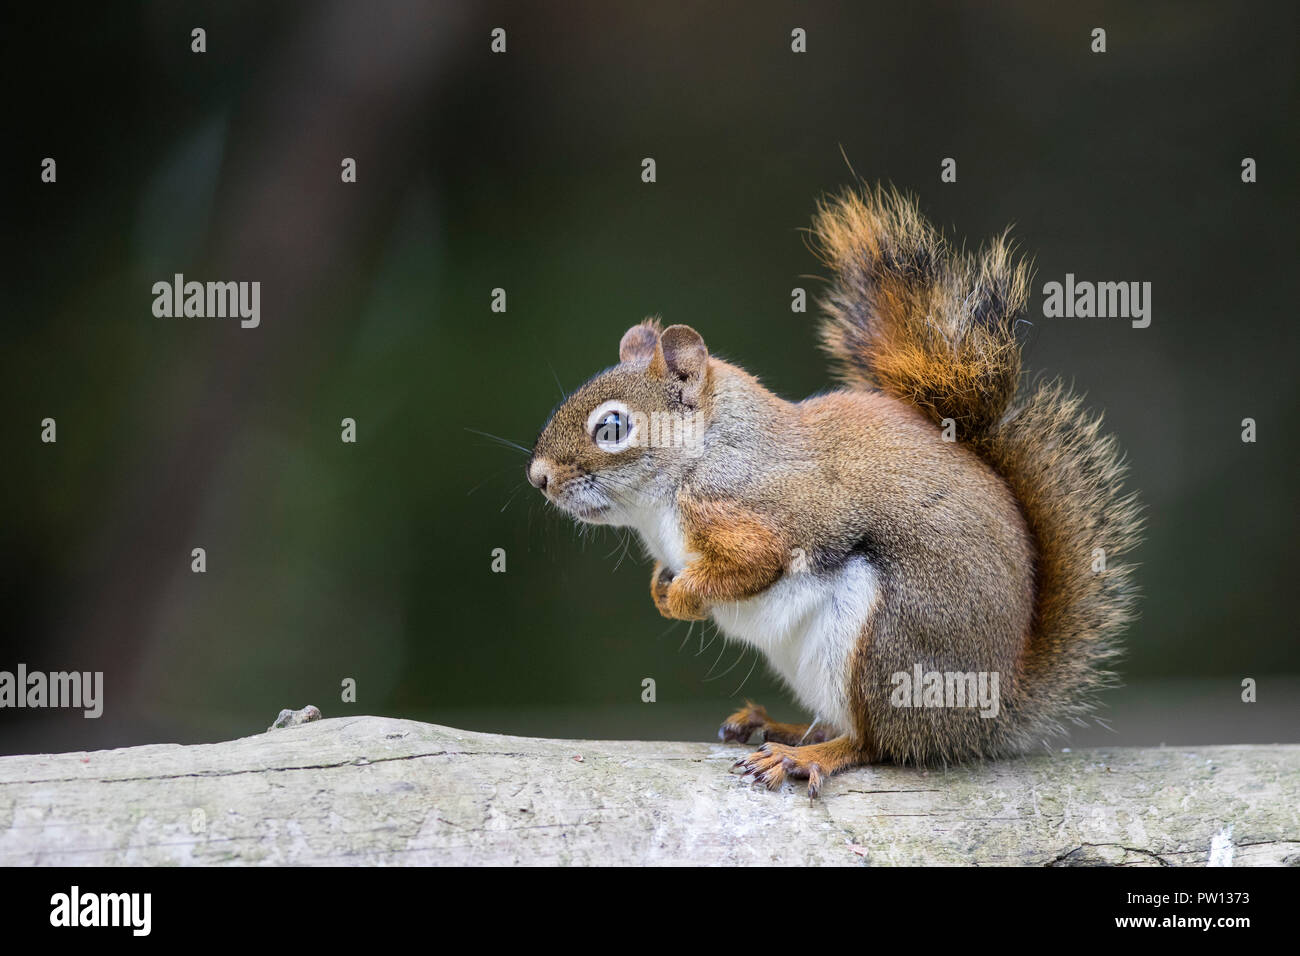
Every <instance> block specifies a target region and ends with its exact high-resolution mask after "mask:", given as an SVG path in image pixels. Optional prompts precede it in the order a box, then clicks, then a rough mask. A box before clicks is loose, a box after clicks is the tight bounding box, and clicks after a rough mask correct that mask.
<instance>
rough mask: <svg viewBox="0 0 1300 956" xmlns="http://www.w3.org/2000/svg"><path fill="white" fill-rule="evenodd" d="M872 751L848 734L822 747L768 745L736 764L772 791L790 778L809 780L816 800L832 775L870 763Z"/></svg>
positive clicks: (818, 745)
mask: <svg viewBox="0 0 1300 956" xmlns="http://www.w3.org/2000/svg"><path fill="white" fill-rule="evenodd" d="M871 760H872V754H871V751H870V750H869V749H868V748H867V747H864V746H863V745H862V744H861V743H860V742H858V741H855V740H853V739H852V738H851V737H849V736H848V735H844V736H841V737H836V738H835V739H834V740H827V741H825V742H823V743H819V744H805V745H804V746H802V747H791V746H789V745H788V744H778V743H765V744H763V746H761V747H759V748H758V750H757V751H755V752H754V753H752V754H750V755H749V756H748V757H746V758H744V759H743V760H738V761H736V763H735V766H736V767H743V768H744V769H745V772H744V773H743V774H741V776H742V777H753V778H754V779H755V780H757V781H758V782H759V783H761V784H763V786H765V787H767V789H769V790H775V789H776V788H777V787H779V786H781V784H782V782H783V781H784V780H785V779H786V778H787V777H789V778H791V779H794V780H807V781H808V798H809V799H810V800H811V799H816V797H817V795H818V794H819V793H820V792H821V788H822V784H823V783H824V782H825V780H826V778H827V777H829V776H830V775H831V774H833V773H838V772H839V771H841V770H846V769H848V768H849V767H856V766H859V765H860V764H864V763H870V762H871Z"/></svg>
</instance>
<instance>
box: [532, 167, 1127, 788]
mask: <svg viewBox="0 0 1300 956" xmlns="http://www.w3.org/2000/svg"><path fill="white" fill-rule="evenodd" d="M812 238H813V243H812V244H813V246H814V248H815V250H816V251H817V252H818V253H820V255H821V257H822V258H823V260H824V262H825V263H826V265H827V266H828V267H829V268H830V269H831V270H832V273H833V279H832V282H831V287H830V293H829V295H828V297H827V298H826V299H825V301H823V303H822V307H823V310H824V313H825V318H824V321H823V324H822V328H821V340H822V345H823V347H824V348H825V350H826V351H827V352H828V353H829V354H830V356H831V358H832V360H833V362H834V364H835V366H836V367H837V369H838V373H839V377H840V379H841V381H842V383H843V387H841V388H839V389H837V390H835V391H830V392H827V393H824V394H819V395H815V396H813V397H811V398H807V399H805V400H803V401H801V402H790V401H786V400H785V399H783V398H780V397H778V396H777V395H775V394H773V393H772V392H770V391H768V390H767V389H766V388H764V387H763V385H762V384H760V383H759V381H758V379H756V378H755V377H754V376H753V375H751V374H749V373H748V372H746V371H745V370H743V369H741V368H738V367H737V366H735V365H733V364H730V363H727V362H724V361H722V360H721V359H719V358H717V357H716V356H713V355H711V354H710V353H709V350H708V349H707V348H706V347H705V344H704V339H703V338H702V337H701V336H700V334H699V333H698V332H696V331H695V330H694V329H692V328H690V327H688V326H685V325H671V326H669V327H668V328H662V329H661V328H660V325H659V322H658V321H657V320H647V321H644V322H642V323H640V324H639V325H635V326H633V327H632V328H630V329H628V331H627V332H626V334H624V335H623V338H622V341H621V342H620V343H619V352H618V357H619V361H618V364H617V365H615V366H613V367H611V368H609V369H607V370H605V371H604V372H601V373H599V374H598V375H596V376H595V377H594V378H592V379H591V380H590V381H588V382H586V383H585V384H584V385H582V386H581V387H580V388H579V389H578V390H577V391H575V392H574V393H573V394H572V395H570V396H569V397H568V398H567V399H566V400H565V401H564V402H563V403H562V404H561V405H560V407H559V408H558V409H557V410H556V411H555V412H554V414H553V415H552V416H551V419H550V421H549V422H547V424H546V427H545V428H544V429H543V430H542V432H541V435H540V436H539V437H538V439H537V442H536V444H535V446H534V448H533V452H532V456H531V457H530V459H529V463H528V466H527V474H528V479H529V481H530V482H531V483H532V484H533V485H534V486H535V487H537V488H538V489H540V490H541V491H542V493H543V494H544V495H545V496H546V498H547V500H548V501H550V502H551V503H552V504H554V505H555V506H557V507H558V508H560V509H562V510H563V511H564V512H567V513H568V514H569V515H571V516H572V517H574V518H576V519H577V520H579V521H582V522H588V523H592V524H606V525H617V526H621V527H628V528H632V529H635V531H636V532H637V533H638V534H639V536H640V538H641V540H642V541H643V543H644V545H645V548H646V550H647V551H648V553H649V554H650V556H651V557H652V558H653V559H654V561H655V565H654V571H653V572H652V574H651V581H650V591H651V595H652V597H653V600H654V604H655V607H656V608H658V610H659V612H660V613H661V614H662V615H664V616H665V617H668V618H674V619H679V620H687V621H694V620H703V619H712V620H713V621H714V622H715V623H716V624H717V626H718V628H719V629H720V630H721V632H722V633H723V634H724V635H726V636H728V637H729V638H731V639H733V640H735V641H739V642H741V643H743V644H746V645H750V646H752V647H755V648H757V649H758V650H760V651H762V653H763V654H764V655H765V656H766V658H767V661H768V662H769V664H770V665H771V667H772V668H773V670H774V671H775V672H776V673H777V674H778V675H780V677H781V678H783V679H784V681H785V682H786V683H787V684H788V686H789V687H790V689H791V690H792V691H793V693H794V695H795V697H796V698H797V699H798V700H799V701H800V703H801V704H802V705H803V706H804V707H806V708H807V709H808V711H809V712H810V713H811V714H812V715H813V716H814V717H815V720H814V721H813V722H812V723H811V724H785V723H778V722H775V721H773V720H771V719H770V718H769V717H768V714H767V712H766V710H764V709H763V708H762V707H760V706H757V705H754V704H752V703H751V704H748V705H747V706H746V707H744V708H743V709H741V710H740V711H738V712H737V713H735V714H733V715H731V716H730V717H729V718H727V720H726V721H725V722H724V723H723V725H722V728H721V730H720V732H719V734H720V736H721V738H722V739H723V740H726V741H739V742H742V743H743V742H746V741H748V739H749V738H750V736H751V735H752V734H754V733H755V732H759V731H761V732H762V733H763V735H764V740H765V742H764V743H763V745H762V746H761V747H760V748H758V750H757V751H756V752H755V753H752V754H750V755H749V756H748V757H746V758H744V759H743V760H741V761H739V762H738V763H737V766H738V767H741V768H743V770H744V775H745V776H747V777H749V778H750V779H752V780H756V781H758V782H761V783H763V784H765V785H766V786H767V787H769V788H775V787H777V786H779V785H780V784H781V783H782V781H784V780H785V779H787V778H795V779H806V780H807V781H808V788H809V795H810V796H812V797H815V796H816V795H817V794H818V792H819V790H821V788H822V786H823V784H824V780H825V778H826V777H827V776H829V775H830V774H833V773H835V772H837V771H840V770H843V769H845V768H848V767H852V766H855V765H859V764H866V763H871V762H875V761H893V762H899V763H913V764H917V765H933V764H936V763H947V762H954V761H962V760H970V759H980V758H994V757H1001V756H1007V755H1011V754H1016V753H1020V752H1023V751H1024V750H1025V749H1026V748H1027V747H1029V746H1030V745H1032V744H1035V743H1037V742H1040V741H1042V740H1044V739H1045V738H1046V737H1049V736H1051V735H1053V734H1055V733H1059V732H1060V730H1061V722H1062V721H1063V720H1065V719H1077V718H1079V717H1080V716H1081V715H1084V714H1086V713H1088V712H1089V711H1090V709H1091V707H1092V706H1093V703H1094V696H1095V692H1096V691H1097V690H1099V689H1100V688H1102V687H1104V686H1106V685H1107V684H1108V683H1110V681H1111V677H1112V675H1111V673H1110V672H1109V671H1108V670H1107V667H1108V665H1109V663H1110V662H1111V661H1112V658H1113V657H1114V655H1115V654H1116V653H1117V646H1116V641H1117V638H1118V636H1119V634H1120V632H1121V631H1122V629H1123V628H1124V626H1125V624H1126V623H1127V622H1128V621H1129V619H1130V617H1131V616H1132V613H1133V603H1134V587H1133V583H1132V570H1131V568H1130V567H1129V566H1128V565H1126V564H1124V563H1123V562H1121V561H1120V560H1119V558H1120V557H1121V556H1122V555H1123V554H1124V553H1125V552H1126V551H1129V550H1130V549H1132V548H1133V547H1134V546H1135V545H1136V544H1137V542H1138V540H1139V534H1140V525H1141V519H1140V514H1139V507H1138V504H1137V502H1136V500H1135V498H1134V497H1133V496H1132V495H1126V494H1125V493H1124V492H1123V490H1122V489H1121V481H1122V478H1123V475H1124V471H1125V468H1124V465H1123V462H1122V460H1121V456H1120V454H1119V450H1118V448H1117V445H1116V442H1115V440H1114V439H1113V438H1112V437H1110V436H1108V435H1106V434H1104V433H1102V431H1101V430H1100V420H1099V419H1098V418H1097V417H1095V416H1093V415H1091V414H1089V413H1088V412H1087V411H1085V410H1084V408H1083V406H1082V403H1081V400H1080V399H1079V398H1078V397H1077V396H1075V395H1074V394H1072V393H1071V392H1070V390H1069V389H1068V388H1067V387H1066V386H1065V385H1063V384H1061V383H1060V382H1059V381H1057V382H1052V383H1048V384H1041V385H1038V386H1036V387H1032V388H1029V387H1022V383H1021V356H1020V348H1019V344H1018V342H1017V338H1016V322H1017V317H1018V315H1019V314H1020V313H1021V312H1022V311H1023V310H1024V308H1025V305H1026V303H1027V300H1028V297H1029V288H1030V286H1029V275H1028V270H1027V268H1026V267H1025V265H1024V264H1023V263H1022V262H1019V261H1013V257H1012V253H1011V251H1010V249H1009V246H1008V244H1007V242H1006V240H1005V238H998V239H994V240H993V241H991V242H990V243H988V244H987V245H986V246H985V247H983V248H982V249H981V250H979V251H978V252H975V253H969V252H965V251H963V250H959V249H957V248H954V247H953V246H952V245H951V244H950V243H949V242H948V241H947V240H946V239H945V238H944V237H943V236H942V235H941V234H940V233H939V232H938V231H937V230H935V229H934V228H933V227H932V226H931V225H930V224H929V223H928V222H926V220H925V219H924V218H923V217H922V216H921V214H920V212H919V211H918V209H917V206H916V204H915V202H914V200H912V199H910V198H908V197H906V196H903V195H900V194H899V193H897V192H895V191H892V190H885V189H883V188H877V189H875V190H864V191H848V192H845V193H843V194H842V195H841V196H839V197H838V198H836V199H833V200H829V201H825V202H822V203H821V204H819V206H818V210H817V214H816V216H815V219H814V224H813V229H812ZM933 675H937V677H935V676H933ZM954 678H955V680H954ZM976 678H978V684H977V682H976ZM990 688H991V689H992V691H993V692H994V694H995V696H996V699H995V700H993V701H991V702H990V701H988V699H987V696H986V695H987V691H988V690H989V689H990ZM954 691H955V694H954ZM963 691H964V692H965V694H963ZM977 693H978V694H980V695H981V699H980V704H981V705H984V704H989V706H979V707H976V706H971V703H972V702H971V701H970V700H969V698H970V697H971V696H974V695H976V694H977ZM954 696H955V697H956V698H958V699H957V700H954ZM963 696H965V697H966V698H967V700H966V701H964V702H963V701H962V700H960V698H962V697H963Z"/></svg>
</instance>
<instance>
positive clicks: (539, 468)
mask: <svg viewBox="0 0 1300 956" xmlns="http://www.w3.org/2000/svg"><path fill="white" fill-rule="evenodd" d="M528 483H529V484H530V485H532V486H533V487H534V488H536V489H537V490H538V491H541V492H543V493H544V492H545V491H546V486H547V485H548V484H550V483H551V465H550V462H548V461H546V459H544V458H534V459H533V460H532V461H531V462H529V464H528Z"/></svg>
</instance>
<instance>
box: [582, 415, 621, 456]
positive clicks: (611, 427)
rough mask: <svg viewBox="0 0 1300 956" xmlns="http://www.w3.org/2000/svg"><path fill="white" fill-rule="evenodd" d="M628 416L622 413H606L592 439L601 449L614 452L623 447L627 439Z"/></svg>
mask: <svg viewBox="0 0 1300 956" xmlns="http://www.w3.org/2000/svg"><path fill="white" fill-rule="evenodd" d="M627 432H628V426H627V416H626V415H624V414H623V413H622V412H606V413H605V415H604V417H602V418H601V419H600V421H598V422H597V423H596V427H595V428H594V429H593V430H592V432H591V437H592V438H593V439H594V440H595V442H596V444H597V445H599V446H600V447H601V448H604V449H606V450H607V451H608V450H612V449H614V448H617V447H618V446H620V445H622V444H623V442H624V441H625V440H626V439H627Z"/></svg>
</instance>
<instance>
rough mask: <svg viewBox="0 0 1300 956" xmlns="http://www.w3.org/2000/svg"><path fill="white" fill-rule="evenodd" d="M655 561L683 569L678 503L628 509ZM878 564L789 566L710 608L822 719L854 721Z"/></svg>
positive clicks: (845, 724) (840, 723) (842, 726)
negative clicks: (857, 672)
mask: <svg viewBox="0 0 1300 956" xmlns="http://www.w3.org/2000/svg"><path fill="white" fill-rule="evenodd" d="M628 517H629V519H630V520H628V522H627V523H628V524H630V525H631V526H632V527H634V528H635V529H636V530H637V532H638V534H639V535H640V537H641V540H642V541H643V542H644V543H645V546H646V550H647V551H649V552H650V554H651V556H652V557H654V558H655V560H657V561H659V562H660V563H662V564H663V565H664V566H666V567H668V568H671V569H672V570H674V571H680V570H681V569H682V568H683V567H685V566H686V565H687V564H689V563H690V562H691V560H692V559H693V558H695V557H697V555H694V554H692V553H690V551H689V550H688V549H687V547H686V541H685V537H684V535H683V534H682V527H681V522H680V520H679V519H678V516H677V513H676V509H675V508H665V509H662V510H660V509H654V510H647V511H643V512H640V513H634V514H632V515H629V516H628ZM879 590H880V589H879V585H878V579H877V577H876V572H875V569H874V568H872V566H871V564H870V563H869V562H868V561H867V559H866V558H864V557H862V556H856V557H853V558H851V559H849V560H848V561H847V562H845V564H844V565H842V566H841V567H840V568H838V569H837V570H835V571H828V572H821V573H814V572H812V571H803V572H787V573H786V574H785V575H784V576H783V577H782V578H781V579H780V580H779V581H777V583H776V584H774V585H772V586H771V587H770V588H768V589H767V590H766V591H764V592H763V593H762V594H759V595H756V596H755V597H752V598H748V599H746V600H744V601H734V602H731V603H728V604H721V605H716V606H714V607H713V609H712V612H713V619H714V621H715V622H716V623H717V625H718V628H719V629H720V630H721V631H722V633H723V634H725V635H726V636H727V637H730V638H732V639H733V640H737V641H740V642H742V643H744V644H749V645H750V646H752V647H755V648H757V649H758V650H760V651H762V652H763V654H764V655H765V656H766V657H767V660H768V663H769V664H770V665H771V667H772V669H773V670H774V671H775V672H776V673H777V674H778V675H779V676H780V677H781V678H782V679H783V680H784V681H785V682H786V684H787V685H789V687H790V689H791V690H792V691H794V694H795V696H796V697H797V698H798V699H799V702H800V703H801V704H803V705H804V706H805V707H806V708H808V710H809V711H811V712H812V714H813V715H814V716H815V717H816V718H817V719H818V720H820V721H822V722H824V723H827V724H830V725H832V726H834V727H836V728H837V729H839V730H849V729H851V728H852V726H853V722H852V718H851V715H850V711H849V698H848V682H849V666H850V665H849V659H850V656H851V655H852V653H853V650H854V648H855V647H856V646H857V642H858V638H859V636H860V635H861V634H862V628H863V626H864V625H865V624H866V622H867V619H868V618H869V617H870V616H871V610H872V608H873V607H874V606H875V603H876V599H877V596H878V595H879Z"/></svg>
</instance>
